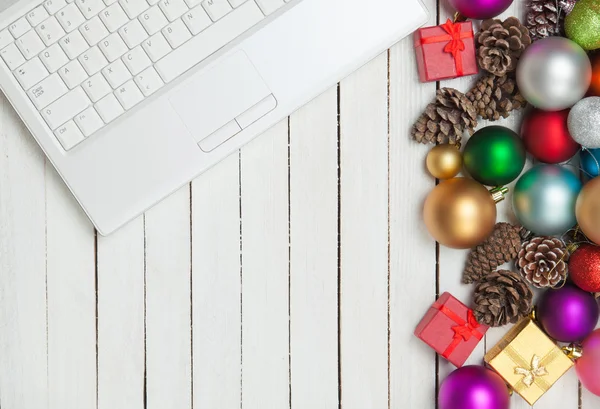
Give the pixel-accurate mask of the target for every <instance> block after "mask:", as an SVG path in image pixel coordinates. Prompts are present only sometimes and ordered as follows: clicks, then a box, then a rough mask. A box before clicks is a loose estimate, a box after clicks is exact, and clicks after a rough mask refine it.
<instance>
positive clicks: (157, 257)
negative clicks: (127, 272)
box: [145, 186, 192, 409]
mask: <svg viewBox="0 0 600 409" xmlns="http://www.w3.org/2000/svg"><path fill="white" fill-rule="evenodd" d="M145 237H146V252H145V255H146V257H145V266H146V267H145V269H146V304H145V305H146V321H145V322H146V390H147V393H146V395H147V404H146V408H147V409H191V407H192V350H191V349H192V340H191V336H192V331H191V310H190V308H191V305H190V300H191V298H190V273H191V258H190V257H191V255H190V187H189V186H185V187H183V188H182V189H180V190H179V191H178V192H176V193H175V194H173V195H172V196H171V197H169V198H167V199H166V200H165V201H164V202H162V203H160V204H159V205H157V206H156V207H154V208H153V209H151V210H149V211H148V212H147V213H146V230H145Z"/></svg>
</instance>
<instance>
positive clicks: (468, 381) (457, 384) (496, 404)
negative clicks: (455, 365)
mask: <svg viewBox="0 0 600 409" xmlns="http://www.w3.org/2000/svg"><path fill="white" fill-rule="evenodd" d="M438 403H439V407H440V409H508V407H509V403H510V396H509V394H508V389H507V387H506V383H505V382H504V381H503V380H502V378H501V377H500V375H498V374H496V373H495V372H493V371H491V370H489V369H486V368H484V367H483V366H463V367H462V368H459V369H457V370H456V371H454V372H452V373H451V374H450V375H449V376H448V377H447V378H446V379H445V380H444V382H443V383H442V386H441V387H440V393H439V396H438Z"/></svg>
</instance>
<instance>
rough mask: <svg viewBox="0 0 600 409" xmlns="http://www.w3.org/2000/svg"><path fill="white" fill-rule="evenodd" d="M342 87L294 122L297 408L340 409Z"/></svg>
mask: <svg viewBox="0 0 600 409" xmlns="http://www.w3.org/2000/svg"><path fill="white" fill-rule="evenodd" d="M337 130H338V127H337V87H334V88H332V89H330V90H329V91H327V92H326V93H325V94H323V95H322V96H320V97H319V98H317V99H316V100H315V101H313V102H312V103H311V104H309V105H307V106H306V107H304V108H302V109H300V110H299V111H298V112H296V113H295V114H294V115H292V116H291V118H290V131H291V132H290V246H291V247H290V251H291V253H290V356H291V367H290V370H291V388H290V391H291V406H292V408H321V409H337V407H338V359H337V357H338V328H337V326H338V321H337V319H338V314H337V299H338V291H337V289H338V286H337V284H338V282H337V270H338V263H337V261H338V255H337V241H338V238H337V230H338V223H337V214H338V207H337V206H338V194H337V193H338V192H337V190H338V169H337V154H338V150H337Z"/></svg>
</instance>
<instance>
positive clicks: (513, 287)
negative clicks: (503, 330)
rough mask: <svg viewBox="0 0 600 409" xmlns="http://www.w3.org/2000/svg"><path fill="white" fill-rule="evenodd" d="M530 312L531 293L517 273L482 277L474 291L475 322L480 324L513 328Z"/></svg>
mask: <svg viewBox="0 0 600 409" xmlns="http://www.w3.org/2000/svg"><path fill="white" fill-rule="evenodd" d="M532 309H533V292H532V291H531V289H530V288H529V286H528V285H527V283H525V281H523V279H522V278H521V276H520V275H519V274H518V273H515V272H512V271H508V270H498V271H495V272H493V273H490V274H488V275H486V276H485V277H483V278H482V279H481V281H480V282H478V283H477V286H476V287H475V318H477V321H479V322H480V323H482V324H486V325H489V326H491V327H501V326H503V325H506V324H508V323H513V324H514V323H516V322H517V321H518V320H519V319H521V318H523V317H526V316H527V315H529V314H530V313H531V310H532Z"/></svg>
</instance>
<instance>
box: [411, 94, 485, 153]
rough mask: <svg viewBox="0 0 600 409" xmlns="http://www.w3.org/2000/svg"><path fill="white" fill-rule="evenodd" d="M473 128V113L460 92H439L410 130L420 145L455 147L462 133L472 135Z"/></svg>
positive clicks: (474, 116) (474, 125)
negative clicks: (444, 144)
mask: <svg viewBox="0 0 600 409" xmlns="http://www.w3.org/2000/svg"><path fill="white" fill-rule="evenodd" d="M476 126H477V112H475V108H474V107H473V104H472V103H471V101H469V99H468V98H467V97H466V96H465V95H464V94H463V93H462V92H460V91H457V90H455V89H453V88H442V89H440V90H438V91H437V93H436V97H435V102H432V103H431V104H429V105H427V108H426V109H425V112H424V113H423V114H422V115H421V116H420V117H419V119H418V120H417V122H416V123H415V125H414V126H413V128H412V130H411V135H412V137H413V139H414V140H415V141H417V142H420V143H432V144H435V143H436V142H437V143H449V144H452V145H456V144H460V141H461V139H462V135H463V133H464V131H468V132H469V135H473V132H474V129H475V127H476Z"/></svg>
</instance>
